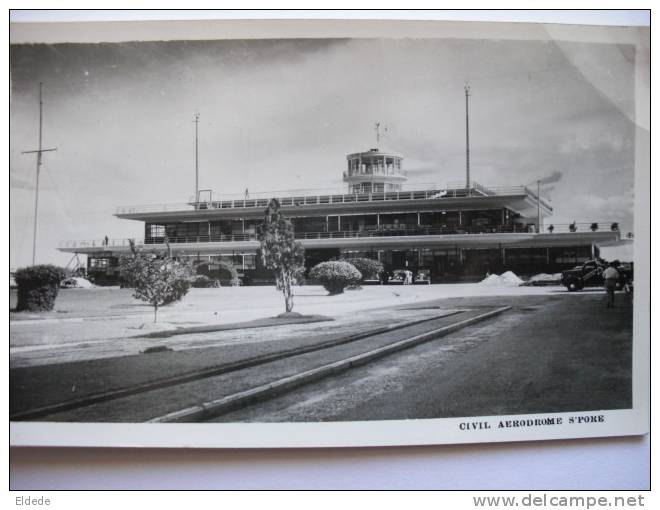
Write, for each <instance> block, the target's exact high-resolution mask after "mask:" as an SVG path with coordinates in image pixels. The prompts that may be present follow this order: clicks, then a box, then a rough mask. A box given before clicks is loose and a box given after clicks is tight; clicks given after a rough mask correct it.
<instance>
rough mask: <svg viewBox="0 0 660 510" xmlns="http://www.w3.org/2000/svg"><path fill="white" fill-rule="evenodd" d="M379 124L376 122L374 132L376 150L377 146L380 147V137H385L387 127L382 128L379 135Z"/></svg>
mask: <svg viewBox="0 0 660 510" xmlns="http://www.w3.org/2000/svg"><path fill="white" fill-rule="evenodd" d="M380 124H381V123H380V122H376V124H375V130H376V148H378V145H380V138H381V136H385V135H386V134H387V126H383V131H382V133H381V130H380Z"/></svg>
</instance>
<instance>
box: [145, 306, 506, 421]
mask: <svg viewBox="0 0 660 510" xmlns="http://www.w3.org/2000/svg"><path fill="white" fill-rule="evenodd" d="M509 309H511V307H510V306H504V307H501V308H496V309H495V310H491V311H489V312H486V313H483V314H480V315H476V316H474V317H470V318H468V319H465V320H462V321H459V322H457V323H455V324H450V325H448V326H443V327H441V328H438V329H435V330H432V331H428V332H426V333H422V334H420V335H415V336H413V337H411V338H407V339H405V340H400V341H398V342H394V343H392V344H389V345H386V346H384V347H379V348H377V349H373V350H371V351H367V352H364V353H362V354H358V355H356V356H351V357H350V358H346V359H343V360H339V361H336V362H334V363H329V364H327V365H323V366H320V367H317V368H313V369H311V370H307V371H305V372H301V373H299V374H295V375H292V376H289V377H285V378H283V379H279V380H277V381H273V382H271V383H268V384H263V385H261V386H257V387H256V388H251V389H249V390H245V391H242V392H239V393H235V394H233V395H228V396H226V397H223V398H220V399H217V400H212V401H209V402H204V403H202V404H198V405H195V406H191V407H187V408H185V409H181V410H179V411H174V412H172V413H168V414H165V415H163V416H158V417H156V418H152V419H151V420H148V422H149V423H176V422H194V421H202V420H204V419H208V418H212V417H214V416H218V415H221V414H224V413H227V412H229V411H232V410H234V409H236V408H238V407H242V406H244V405H248V404H251V403H254V402H257V401H260V400H264V399H267V398H270V397H273V396H276V395H278V394H280V393H283V392H285V391H287V390H290V389H293V388H296V387H299V386H303V385H305V384H308V383H311V382H315V381H318V380H320V379H323V378H324V377H327V376H329V375H332V374H336V373H339V372H342V371H345V370H348V369H350V368H352V367H355V366H360V365H364V364H366V363H369V362H371V361H373V360H375V359H378V358H382V357H384V356H387V355H389V354H392V353H395V352H398V351H401V350H404V349H408V348H410V347H414V346H416V345H419V344H421V343H424V342H427V341H430V340H433V339H435V338H438V337H440V336H444V335H446V334H449V333H452V332H454V331H456V330H458V329H461V328H464V327H466V326H469V325H471V324H475V323H477V322H480V321H483V320H486V319H489V318H491V317H494V316H496V315H499V314H501V313H502V312H505V311H507V310H509Z"/></svg>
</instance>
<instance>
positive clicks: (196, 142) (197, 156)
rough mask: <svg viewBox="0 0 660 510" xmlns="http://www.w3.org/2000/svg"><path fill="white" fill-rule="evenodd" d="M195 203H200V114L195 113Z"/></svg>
mask: <svg viewBox="0 0 660 510" xmlns="http://www.w3.org/2000/svg"><path fill="white" fill-rule="evenodd" d="M193 122H194V123H195V202H199V141H198V138H199V113H195V120H193Z"/></svg>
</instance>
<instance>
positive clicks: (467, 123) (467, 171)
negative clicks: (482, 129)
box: [465, 83, 470, 195]
mask: <svg viewBox="0 0 660 510" xmlns="http://www.w3.org/2000/svg"><path fill="white" fill-rule="evenodd" d="M469 97H470V85H469V84H467V83H466V84H465V189H466V190H467V192H468V195H470V109H469Z"/></svg>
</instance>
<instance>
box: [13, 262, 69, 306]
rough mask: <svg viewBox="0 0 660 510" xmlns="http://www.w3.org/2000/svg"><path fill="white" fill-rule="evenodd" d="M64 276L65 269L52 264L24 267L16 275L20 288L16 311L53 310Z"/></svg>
mask: <svg viewBox="0 0 660 510" xmlns="http://www.w3.org/2000/svg"><path fill="white" fill-rule="evenodd" d="M64 276H65V275H64V269H62V268H61V267H57V266H53V265H51V264H42V265H37V266H30V267H24V268H21V269H19V270H18V271H16V274H15V275H14V279H15V280H16V285H17V286H18V302H17V304H16V311H19V312H20V311H22V310H27V311H30V312H39V311H49V310H52V309H53V307H54V306H55V298H57V294H58V292H59V290H60V282H61V281H62V280H63V279H64Z"/></svg>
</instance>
